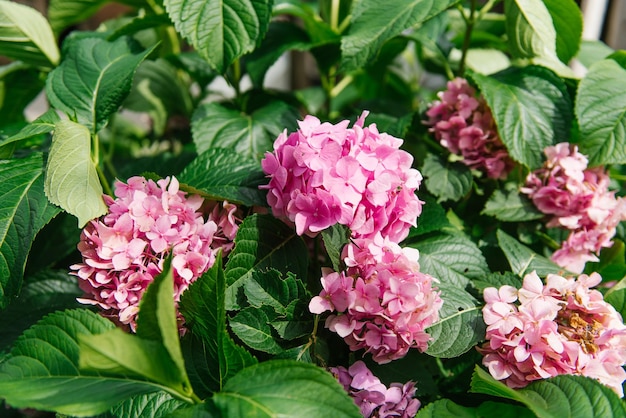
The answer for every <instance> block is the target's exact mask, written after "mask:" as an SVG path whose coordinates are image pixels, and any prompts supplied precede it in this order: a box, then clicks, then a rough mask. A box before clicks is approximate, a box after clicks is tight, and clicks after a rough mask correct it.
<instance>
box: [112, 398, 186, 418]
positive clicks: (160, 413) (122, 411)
mask: <svg viewBox="0 0 626 418" xmlns="http://www.w3.org/2000/svg"><path fill="white" fill-rule="evenodd" d="M186 406H189V404H188V403H186V402H183V401H181V400H179V399H176V398H173V397H172V396H171V395H170V394H169V393H167V392H155V393H146V394H143V395H137V396H133V397H132V398H130V399H128V400H126V401H124V402H122V403H120V404H118V405H116V406H114V407H113V408H111V411H110V413H111V415H114V416H116V417H117V418H139V417H150V418H165V417H168V416H170V413H172V412H173V411H176V410H178V409H180V408H184V407H186Z"/></svg>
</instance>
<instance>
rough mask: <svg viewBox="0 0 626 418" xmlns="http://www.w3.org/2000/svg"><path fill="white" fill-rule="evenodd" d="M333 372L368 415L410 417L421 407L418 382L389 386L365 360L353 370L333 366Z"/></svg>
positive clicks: (358, 363) (352, 367)
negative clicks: (416, 386)
mask: <svg viewBox="0 0 626 418" xmlns="http://www.w3.org/2000/svg"><path fill="white" fill-rule="evenodd" d="M330 371H331V373H333V374H334V375H335V377H336V378H337V380H339V383H341V384H342V385H343V387H344V389H345V390H346V392H348V394H349V395H350V396H351V397H352V398H353V399H354V402H355V403H356V404H357V406H358V407H359V409H360V410H361V414H362V415H363V416H364V417H365V418H369V417H377V418H386V417H400V418H410V417H413V416H415V414H416V413H417V410H418V408H419V407H420V401H419V400H418V399H417V398H415V383H413V382H407V383H405V384H404V385H402V384H400V383H392V384H391V385H390V386H389V388H387V387H386V386H385V385H384V384H383V383H381V381H380V380H379V379H378V378H377V377H376V376H374V374H373V373H372V372H371V371H370V370H369V369H368V368H367V366H366V365H365V363H363V362H362V361H357V362H355V363H354V364H352V366H350V368H349V369H346V368H345V367H333V368H331V369H330Z"/></svg>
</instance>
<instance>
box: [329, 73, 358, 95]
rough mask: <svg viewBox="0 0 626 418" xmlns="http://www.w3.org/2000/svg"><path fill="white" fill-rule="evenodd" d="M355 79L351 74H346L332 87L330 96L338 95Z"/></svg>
mask: <svg viewBox="0 0 626 418" xmlns="http://www.w3.org/2000/svg"><path fill="white" fill-rule="evenodd" d="M353 79H354V77H352V76H351V75H348V76H345V77H344V78H343V79H342V80H341V81H340V82H339V83H337V85H336V86H335V87H333V88H332V89H331V91H330V94H329V96H330V97H331V98H334V97H337V96H338V95H339V93H341V91H342V90H343V89H345V88H346V87H348V85H349V84H350V83H351V82H352V80H353Z"/></svg>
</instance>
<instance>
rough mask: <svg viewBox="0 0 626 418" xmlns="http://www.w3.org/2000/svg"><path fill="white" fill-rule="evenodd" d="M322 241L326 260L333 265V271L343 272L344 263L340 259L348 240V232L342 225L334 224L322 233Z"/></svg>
mask: <svg viewBox="0 0 626 418" xmlns="http://www.w3.org/2000/svg"><path fill="white" fill-rule="evenodd" d="M322 239H323V240H324V247H325V248H326V253H327V254H328V258H330V261H331V263H333V269H334V270H335V271H341V270H343V268H342V266H343V264H344V263H343V260H342V259H341V251H342V250H343V247H344V246H345V245H346V244H347V243H348V242H349V240H350V230H349V229H348V228H347V227H345V226H344V225H340V224H335V225H333V226H331V227H330V228H326V229H324V230H323V231H322Z"/></svg>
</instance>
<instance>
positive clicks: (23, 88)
mask: <svg viewBox="0 0 626 418" xmlns="http://www.w3.org/2000/svg"><path fill="white" fill-rule="evenodd" d="M44 86H45V80H44V78H43V73H42V72H41V71H40V70H39V69H37V68H34V67H32V66H30V65H28V64H25V63H23V62H21V61H16V62H12V63H10V64H8V65H4V66H1V67H0V114H1V115H2V118H1V119H0V132H2V133H3V134H9V135H10V134H13V133H14V132H15V130H14V128H13V127H14V126H15V127H18V128H21V127H22V126H24V124H25V123H26V122H27V121H26V117H25V116H26V115H25V113H26V112H25V109H26V108H27V107H28V105H29V104H30V103H31V102H32V101H33V100H34V99H35V98H36V97H37V95H38V94H39V93H41V90H42V89H43V87H44ZM3 131H4V132H3ZM13 145H17V144H15V143H13ZM8 148H9V147H7V146H5V143H4V141H1V140H0V158H8V157H10V156H11V155H12V149H13V146H11V147H10V148H11V152H7V149H8Z"/></svg>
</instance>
